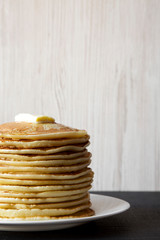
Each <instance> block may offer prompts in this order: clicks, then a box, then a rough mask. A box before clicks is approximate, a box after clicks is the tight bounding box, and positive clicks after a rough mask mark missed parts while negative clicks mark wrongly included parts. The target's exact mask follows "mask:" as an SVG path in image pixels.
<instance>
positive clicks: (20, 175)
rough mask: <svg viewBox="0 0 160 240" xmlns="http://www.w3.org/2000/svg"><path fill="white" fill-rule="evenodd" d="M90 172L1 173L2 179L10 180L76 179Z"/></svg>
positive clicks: (85, 170)
mask: <svg viewBox="0 0 160 240" xmlns="http://www.w3.org/2000/svg"><path fill="white" fill-rule="evenodd" d="M89 172H90V169H89V168H86V169H83V170H81V171H78V172H71V173H63V174H62V173H61V174H58V173H54V174H53V173H52V174H49V173H48V174H41V173H33V172H27V173H26V172H18V173H11V172H10V173H2V172H0V178H8V179H23V180H24V179H45V180H46V179H56V180H58V179H59V180H61V179H63V180H64V179H65V180H66V179H75V178H78V177H80V176H83V175H86V174H87V173H89Z"/></svg>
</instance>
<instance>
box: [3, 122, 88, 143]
mask: <svg viewBox="0 0 160 240" xmlns="http://www.w3.org/2000/svg"><path fill="white" fill-rule="evenodd" d="M86 135H87V132H86V131H85V130H78V129H75V128H70V127H67V126H64V125H62V124H59V123H38V124H37V123H27V122H9V123H4V124H1V125H0V138H8V139H32V140H38V139H59V138H81V137H85V136H86Z"/></svg>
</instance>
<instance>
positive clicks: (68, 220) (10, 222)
mask: <svg viewBox="0 0 160 240" xmlns="http://www.w3.org/2000/svg"><path fill="white" fill-rule="evenodd" d="M90 196H91V198H92V197H95V198H109V199H113V200H116V201H120V202H121V203H123V204H124V205H123V207H121V209H119V210H115V211H112V212H111V213H108V214H97V215H96V213H95V215H93V216H89V217H83V218H66V219H51V220H47V219H46V220H33V221H32V220H26V221H23V220H1V221H0V225H8V226H10V225H12V226H13V225H20V226H24V225H25V226H29V225H36V226H37V225H50V224H54V225H59V224H72V223H73V224H74V223H83V222H88V221H94V220H98V219H102V218H105V217H110V216H113V215H117V214H120V213H122V212H124V211H126V210H128V209H129V208H130V203H129V202H127V201H125V200H123V199H120V198H116V197H112V196H108V195H104V194H103V193H100V194H99V193H93V192H92V193H90ZM91 201H92V200H91ZM91 208H92V207H91ZM92 209H93V210H94V207H93V208H92Z"/></svg>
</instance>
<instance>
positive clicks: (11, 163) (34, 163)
mask: <svg viewBox="0 0 160 240" xmlns="http://www.w3.org/2000/svg"><path fill="white" fill-rule="evenodd" d="M90 157H91V154H90V153H88V154H86V155H85V156H84V157H81V158H76V159H67V160H65V159H63V160H48V161H45V160H43V161H40V160H39V161H16V159H12V160H11V159H8V160H1V159H0V166H30V167H32V166H45V167H51V166H66V165H75V164H79V163H84V162H86V161H88V160H89V159H90Z"/></svg>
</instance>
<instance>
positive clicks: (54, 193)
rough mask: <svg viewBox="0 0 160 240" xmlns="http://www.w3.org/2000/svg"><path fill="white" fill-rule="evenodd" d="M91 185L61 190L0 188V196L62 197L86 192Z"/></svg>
mask: <svg viewBox="0 0 160 240" xmlns="http://www.w3.org/2000/svg"><path fill="white" fill-rule="evenodd" d="M90 188H91V185H88V186H87V187H83V188H79V189H70V190H61V191H56V190H55V191H44V192H16V191H13V190H12V191H9V190H7V191H2V190H0V197H15V198H49V197H61V196H62V197H64V196H71V195H76V194H80V193H87V191H88V190H89V189H90Z"/></svg>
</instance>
